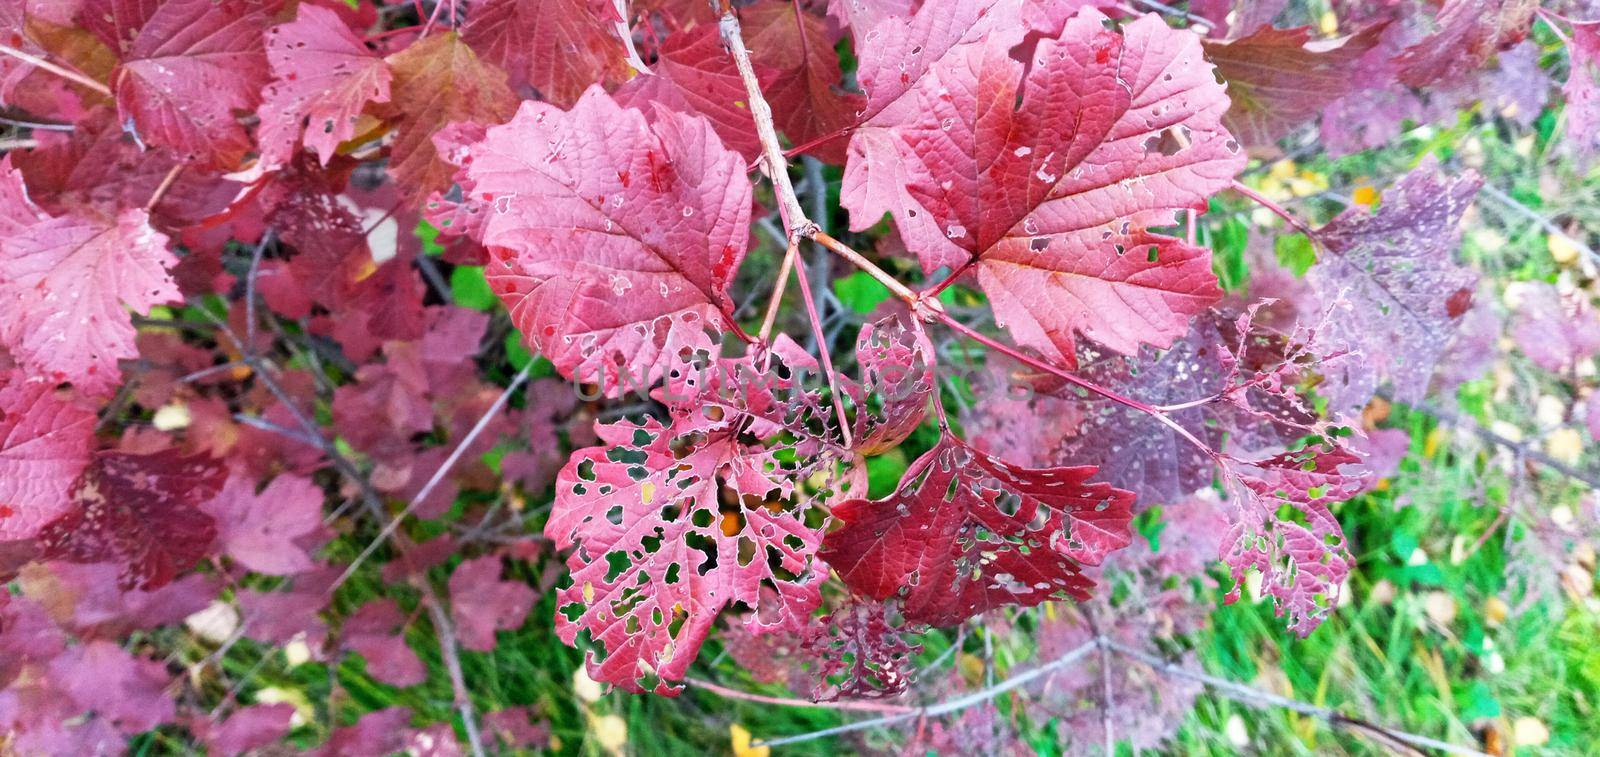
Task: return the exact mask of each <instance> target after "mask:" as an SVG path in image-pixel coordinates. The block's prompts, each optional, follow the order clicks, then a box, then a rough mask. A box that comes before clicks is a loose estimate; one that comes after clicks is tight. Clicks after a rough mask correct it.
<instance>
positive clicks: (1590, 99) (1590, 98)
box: [1561, 21, 1600, 157]
mask: <svg viewBox="0 0 1600 757" xmlns="http://www.w3.org/2000/svg"><path fill="white" fill-rule="evenodd" d="M1571 39H1572V42H1571V44H1569V45H1567V53H1568V55H1569V56H1570V57H1571V60H1572V70H1571V72H1570V73H1569V74H1567V81H1566V83H1565V84H1562V85H1561V94H1562V95H1564V96H1565V97H1566V100H1567V104H1566V110H1565V111H1564V112H1565V114H1566V119H1567V141H1568V149H1570V150H1572V151H1573V152H1574V153H1576V154H1577V155H1579V156H1580V157H1587V156H1589V155H1592V154H1593V153H1594V152H1595V151H1596V150H1597V149H1600V21H1596V22H1591V23H1582V24H1579V23H1575V24H1573V25H1572V34H1571Z"/></svg>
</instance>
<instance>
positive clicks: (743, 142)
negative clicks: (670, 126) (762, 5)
mask: <svg viewBox="0 0 1600 757" xmlns="http://www.w3.org/2000/svg"><path fill="white" fill-rule="evenodd" d="M659 54H660V58H659V59H658V60H657V61H656V63H655V65H654V66H651V67H650V73H649V74H647V75H642V76H636V77H634V78H632V79H630V80H628V83H627V84H624V85H622V87H621V88H620V89H618V90H617V93H616V99H617V103H618V104H619V105H622V106H624V107H628V108H637V109H639V110H640V111H641V112H643V113H644V114H645V116H646V117H647V118H650V119H654V118H655V117H656V116H657V114H658V113H660V111H659V110H657V108H662V109H666V110H669V111H676V112H678V113H685V114H688V113H698V114H700V115H701V116H704V117H705V119H706V120H707V121H708V122H710V123H711V128H712V129H715V130H716V132H717V136H718V137H721V138H722V143H723V144H724V145H726V146H727V147H728V149H730V150H735V151H737V152H738V153H739V154H740V155H741V156H743V157H744V159H745V160H754V159H755V157H756V155H757V154H758V153H760V152H761V140H760V139H759V138H758V137H757V136H756V127H755V121H754V120H752V119H751V118H750V109H749V108H747V107H745V106H744V105H743V103H744V101H745V98H746V97H748V95H746V94H745V91H744V83H743V82H742V81H741V80H740V79H739V73H738V71H737V70H736V69H735V67H734V62H733V56H731V55H729V54H728V51H727V49H726V48H724V47H723V46H722V37H721V35H720V34H718V33H717V28H716V27H715V26H710V25H707V26H697V27H695V28H693V29H691V30H689V31H686V32H678V33H675V34H672V35H670V36H668V37H667V39H666V41H664V42H663V43H662V44H661V49H660V51H659ZM765 71H766V69H765V68H764V67H763V68H761V69H758V72H765Z"/></svg>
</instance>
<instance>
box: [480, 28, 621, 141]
mask: <svg viewBox="0 0 1600 757" xmlns="http://www.w3.org/2000/svg"><path fill="white" fill-rule="evenodd" d="M616 17H617V6H615V5H614V4H613V3H612V2H611V0H485V2H483V3H481V4H474V5H473V6H472V7H471V12H470V13H469V14H468V15H467V23H466V26H464V27H462V30H461V36H462V39H464V40H465V41H466V42H467V44H469V45H471V46H472V49H474V50H476V51H478V54H479V55H481V56H483V59H484V60H486V61H489V62H491V63H493V64H495V65H497V66H499V67H501V68H503V69H505V70H506V73H508V74H510V76H511V83H512V84H513V85H523V84H526V85H528V86H530V87H533V88H534V89H536V90H538V92H539V95H540V96H541V97H542V98H543V99H544V100H546V101H548V102H552V103H555V104H556V105H559V106H561V107H566V106H569V105H571V104H572V103H574V102H576V101H577V99H578V97H579V96H580V95H582V94H583V92H584V90H585V89H587V88H588V87H589V86H590V85H591V84H596V83H600V84H606V83H610V82H613V81H617V80H620V79H621V78H622V77H623V76H624V75H625V74H626V72H627V70H628V69H627V65H626V60H627V51H626V50H625V49H624V48H623V46H622V39H621V38H620V37H618V36H617V31H616V29H617V27H616V24H615V21H614V19H615V18H616ZM496 120H499V119H496Z"/></svg>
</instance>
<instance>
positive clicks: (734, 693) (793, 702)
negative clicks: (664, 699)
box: [683, 677, 917, 713]
mask: <svg viewBox="0 0 1600 757" xmlns="http://www.w3.org/2000/svg"><path fill="white" fill-rule="evenodd" d="M683 682H684V683H686V684H689V685H690V686H693V687H695V688H697V689H705V690H706V691H709V692H711V693H713V694H717V695H719V696H724V697H727V698H729V699H742V700H744V701H746V702H760V703H762V704H776V705H782V706H784V707H814V708H818V709H825V710H847V711H851V712H889V713H906V712H916V710H917V708H915V707H912V706H910V705H904V704H889V703H888V702H869V701H865V700H858V699H841V700H837V701H833V702H813V701H810V700H807V699H792V698H789V697H772V696H767V695H765V694H755V693H752V692H748V691H740V690H738V689H730V688H728V687H726V686H719V685H717V684H714V683H712V682H710V681H706V680H703V679H699V678H692V677H687V678H684V679H683Z"/></svg>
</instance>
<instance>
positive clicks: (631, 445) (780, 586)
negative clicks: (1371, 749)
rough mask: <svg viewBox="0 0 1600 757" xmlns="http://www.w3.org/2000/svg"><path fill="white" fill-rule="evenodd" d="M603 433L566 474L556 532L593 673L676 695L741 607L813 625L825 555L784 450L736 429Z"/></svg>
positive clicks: (620, 428) (562, 623) (566, 608)
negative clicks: (722, 624) (730, 609)
mask: <svg viewBox="0 0 1600 757" xmlns="http://www.w3.org/2000/svg"><path fill="white" fill-rule="evenodd" d="M735 430H736V429H735ZM596 432H597V433H598V434H599V435H600V438H601V441H602V445H601V446H598V447H590V448H588V449H584V450H579V451H578V452H575V453H573V456H572V459H571V460H569V461H568V463H567V466H566V467H565V468H564V469H562V471H561V474H560V476H559V477H558V479H557V483H556V502H555V507H554V509H553V510H552V511H551V514H550V520H549V522H548V523H547V524H546V525H545V534H546V535H548V536H549V537H550V538H551V539H552V540H554V541H555V543H556V545H557V546H558V547H559V548H562V549H567V548H572V553H571V555H570V556H569V557H568V559H567V566H568V567H569V568H570V569H571V571H572V585H571V586H568V587H567V588H565V589H562V590H561V592H560V595H559V598H558V600H557V610H556V629H557V632H558V633H559V634H560V635H561V638H562V640H564V641H566V642H567V643H569V644H570V643H574V642H575V641H577V640H578V638H579V636H580V634H581V635H582V636H583V637H584V638H585V639H586V640H587V641H588V642H589V643H591V644H593V645H594V648H593V649H592V650H591V651H590V654H589V670H590V675H592V676H593V677H594V678H595V679H596V680H599V681H605V682H608V683H611V684H614V685H617V686H620V687H622V688H624V689H627V690H629V691H635V692H639V691H644V690H647V689H652V688H653V689H654V690H655V691H657V692H660V693H666V694H671V693H675V691H676V689H675V688H674V687H673V686H672V684H671V682H672V681H675V680H677V679H680V678H682V677H683V674H684V672H685V671H686V670H687V669H688V666H689V663H690V662H692V661H693V660H694V657H695V655H696V654H697V653H698V652H699V649H700V644H701V643H702V642H703V641H704V640H705V637H706V634H707V633H708V632H709V631H710V629H711V624H712V622H713V621H715V620H716V617H717V614H718V613H719V612H720V611H721V610H722V609H723V608H725V607H727V606H728V605H729V604H730V603H734V602H740V603H744V604H746V605H749V606H750V607H753V608H756V609H757V612H756V613H754V614H753V615H752V621H751V623H754V624H758V625H760V626H762V627H785V628H791V629H792V628H798V627H800V626H801V625H803V624H804V621H805V619H806V617H807V615H808V614H809V613H810V612H811V611H812V610H813V609H815V608H816V606H817V605H818V603H819V602H820V601H821V595H820V594H819V593H818V589H819V586H820V584H821V582H822V581H823V580H824V579H826V578H827V573H826V571H824V570H820V569H819V568H820V566H819V565H818V564H817V563H816V561H815V557H814V555H815V551H816V549H817V545H818V543H819V542H820V540H821V536H820V534H819V533H818V531H817V529H816V528H813V527H812V526H809V525H807V523H806V519H805V512H804V509H803V508H797V507H794V506H788V505H785V504H784V500H785V499H786V498H788V496H789V495H790V494H791V492H792V491H793V489H794V487H795V483H794V479H793V476H792V475H790V474H789V473H787V472H786V471H785V470H784V469H783V468H782V465H781V463H780V461H779V459H778V457H777V456H775V454H774V452H773V451H772V450H769V449H766V448H763V447H760V446H753V445H748V444H745V443H743V442H741V441H740V440H739V438H738V436H737V435H736V433H729V432H728V431H721V432H715V433H709V434H702V433H695V434H690V435H687V436H677V435H675V434H673V432H672V429H671V428H668V427H665V426H663V425H661V424H660V423H659V422H657V421H653V420H652V421H649V422H647V423H645V424H643V425H634V424H631V423H627V422H621V423H615V424H611V425H601V426H598V427H597V428H596ZM769 592H770V593H769Z"/></svg>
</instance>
